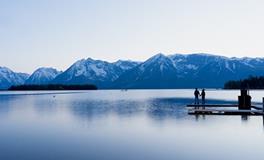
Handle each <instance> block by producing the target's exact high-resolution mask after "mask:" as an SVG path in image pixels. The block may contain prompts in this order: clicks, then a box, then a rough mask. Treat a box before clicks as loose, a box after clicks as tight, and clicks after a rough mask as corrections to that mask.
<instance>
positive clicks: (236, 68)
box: [0, 53, 264, 89]
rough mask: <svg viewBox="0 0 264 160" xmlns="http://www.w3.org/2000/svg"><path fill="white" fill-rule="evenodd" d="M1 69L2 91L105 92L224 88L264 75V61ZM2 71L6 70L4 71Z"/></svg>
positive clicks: (180, 57)
mask: <svg viewBox="0 0 264 160" xmlns="http://www.w3.org/2000/svg"><path fill="white" fill-rule="evenodd" d="M3 68H5V67H2V68H0V89H6V88H7V87H10V86H11V85H19V84H24V83H25V84H49V83H50V84H94V85H96V86H98V88H101V89H102V88H105V89H145V88H146V89H156V88H157V89H158V88H160V89H161V88H164V89H166V88H195V87H203V88H223V87H224V83H225V82H227V81H229V80H239V79H244V78H247V77H248V76H250V75H253V76H263V75H264V58H248V57H244V58H236V57H232V58H228V57H224V56H218V55H211V54H204V53H197V54H188V55H186V54H174V55H168V56H166V55H164V54H162V53H159V54H157V55H155V56H153V57H151V58H149V59H147V60H146V61H144V62H134V61H130V60H127V61H126V60H119V61H116V62H113V63H110V62H107V61H102V60H94V59H91V58H88V59H82V60H79V61H77V62H75V63H73V64H72V65H71V66H70V67H69V68H68V69H66V70H65V71H64V72H59V71H57V70H56V69H53V68H39V69H38V70H36V71H35V72H34V73H33V74H32V75H31V76H30V77H29V75H28V74H21V73H15V72H13V71H11V70H10V69H7V68H5V69H3ZM1 70H2V71H1Z"/></svg>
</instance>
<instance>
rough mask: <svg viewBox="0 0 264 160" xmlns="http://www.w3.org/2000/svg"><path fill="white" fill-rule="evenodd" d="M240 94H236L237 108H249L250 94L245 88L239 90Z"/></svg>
mask: <svg viewBox="0 0 264 160" xmlns="http://www.w3.org/2000/svg"><path fill="white" fill-rule="evenodd" d="M240 92H241V95H240V96H238V109H239V110H251V96H250V95H249V92H248V90H247V89H241V90H240Z"/></svg>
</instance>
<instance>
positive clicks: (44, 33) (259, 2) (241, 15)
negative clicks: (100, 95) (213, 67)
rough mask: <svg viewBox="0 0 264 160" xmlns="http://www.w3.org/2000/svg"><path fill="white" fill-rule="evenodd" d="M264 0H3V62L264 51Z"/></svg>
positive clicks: (25, 64) (53, 63) (19, 65)
mask: <svg viewBox="0 0 264 160" xmlns="http://www.w3.org/2000/svg"><path fill="white" fill-rule="evenodd" d="M263 8H264V1H263V0H0V66H6V67H9V68H11V69H13V70H15V71H23V72H28V73H31V72H32V71H33V70H35V69H36V68H38V67H41V66H48V67H55V68H57V69H60V70H65V69H66V68H67V67H69V66H70V65H71V64H72V63H74V62H75V61H76V60H79V59H82V58H88V57H91V58H95V59H103V60H108V61H110V62H111V61H116V60H117V59H132V60H145V59H147V58H149V57H150V56H152V55H154V54H156V53H160V52H162V53H164V54H173V53H184V54H186V53H194V52H196V53H197V52H204V53H212V54H219V55H224V56H228V57H231V56H237V57H243V56H250V57H262V56H263V57H264V21H263V17H264V9H263Z"/></svg>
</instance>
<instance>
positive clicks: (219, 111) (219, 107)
mask: <svg viewBox="0 0 264 160" xmlns="http://www.w3.org/2000/svg"><path fill="white" fill-rule="evenodd" d="M186 107H187V108H189V109H188V114H191V115H199V114H202V115H264V112H263V110H262V108H261V107H257V106H251V110H239V109H237V108H238V104H198V105H197V104H188V105H187V106H186Z"/></svg>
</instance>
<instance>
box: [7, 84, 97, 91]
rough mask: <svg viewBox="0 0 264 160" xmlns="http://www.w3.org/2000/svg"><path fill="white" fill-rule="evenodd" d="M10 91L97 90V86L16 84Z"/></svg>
mask: <svg viewBox="0 0 264 160" xmlns="http://www.w3.org/2000/svg"><path fill="white" fill-rule="evenodd" d="M8 90H10V91H25V90H32V91H35V90H97V87H96V86H95V85H92V84H85V85H63V84H47V85H17V86H11V87H10V88H9V89H8Z"/></svg>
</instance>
